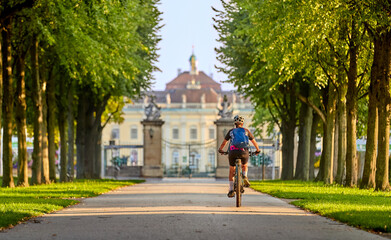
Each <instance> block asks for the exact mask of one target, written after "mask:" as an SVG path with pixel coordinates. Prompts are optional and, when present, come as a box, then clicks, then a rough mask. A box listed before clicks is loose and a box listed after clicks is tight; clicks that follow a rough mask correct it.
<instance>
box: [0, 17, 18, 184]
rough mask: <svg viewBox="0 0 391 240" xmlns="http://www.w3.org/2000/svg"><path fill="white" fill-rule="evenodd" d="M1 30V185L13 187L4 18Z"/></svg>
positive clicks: (8, 25) (8, 39)
mask: <svg viewBox="0 0 391 240" xmlns="http://www.w3.org/2000/svg"><path fill="white" fill-rule="evenodd" d="M2 27H3V30H2V34H1V35H2V48H1V49H2V57H3V88H4V93H3V101H2V107H3V184H2V186H3V187H15V184H14V178H13V173H12V170H13V165H12V117H13V115H12V114H13V113H12V112H13V106H14V101H13V97H14V95H13V85H12V84H13V83H12V80H13V79H12V66H11V61H12V54H11V23H10V20H9V19H8V20H6V22H5V24H4V26H2Z"/></svg>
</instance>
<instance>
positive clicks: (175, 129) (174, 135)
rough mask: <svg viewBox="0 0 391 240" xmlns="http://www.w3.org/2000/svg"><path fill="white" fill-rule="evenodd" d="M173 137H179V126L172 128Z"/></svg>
mask: <svg viewBox="0 0 391 240" xmlns="http://www.w3.org/2000/svg"><path fill="white" fill-rule="evenodd" d="M172 138H173V139H179V129H178V128H173V129H172Z"/></svg>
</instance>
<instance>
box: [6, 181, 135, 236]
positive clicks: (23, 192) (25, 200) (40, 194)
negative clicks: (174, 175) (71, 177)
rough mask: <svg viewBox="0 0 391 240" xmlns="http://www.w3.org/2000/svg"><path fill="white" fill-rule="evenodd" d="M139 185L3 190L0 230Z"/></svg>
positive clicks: (92, 184)
mask: <svg viewBox="0 0 391 240" xmlns="http://www.w3.org/2000/svg"><path fill="white" fill-rule="evenodd" d="M1 180H2V179H0V184H1ZM140 182H143V180H134V181H115V180H75V182H73V183H54V184H49V185H39V186H31V187H28V188H21V187H17V188H0V230H1V229H2V228H6V227H11V226H12V225H15V224H17V223H18V222H20V221H23V220H26V219H29V218H31V217H35V216H40V215H43V214H45V213H49V212H53V211H57V210H60V209H62V208H64V207H67V206H69V205H73V204H76V203H78V201H77V199H76V198H85V197H94V196H97V195H99V194H102V193H105V192H108V191H110V190H113V189H116V188H119V187H123V186H129V185H133V184H136V183H140ZM0 186H1V185H0Z"/></svg>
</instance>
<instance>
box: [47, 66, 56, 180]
mask: <svg viewBox="0 0 391 240" xmlns="http://www.w3.org/2000/svg"><path fill="white" fill-rule="evenodd" d="M51 72H53V69H52V70H51ZM47 107H48V111H47V127H48V128H47V129H48V146H49V178H50V181H52V182H56V144H55V142H54V139H55V132H54V130H55V127H56V126H55V124H56V123H55V121H56V85H55V78H54V76H53V74H49V78H48V82H47Z"/></svg>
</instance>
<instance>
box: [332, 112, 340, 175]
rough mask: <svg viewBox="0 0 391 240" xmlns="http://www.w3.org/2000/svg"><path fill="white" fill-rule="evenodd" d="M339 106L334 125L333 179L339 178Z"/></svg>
mask: <svg viewBox="0 0 391 240" xmlns="http://www.w3.org/2000/svg"><path fill="white" fill-rule="evenodd" d="M337 113H338V106H337V109H336V114H335V120H334V122H335V124H334V152H333V169H332V170H331V171H332V174H333V179H335V176H337V170H338V160H339V159H338V150H339V146H338V140H339V117H338V114H337Z"/></svg>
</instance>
